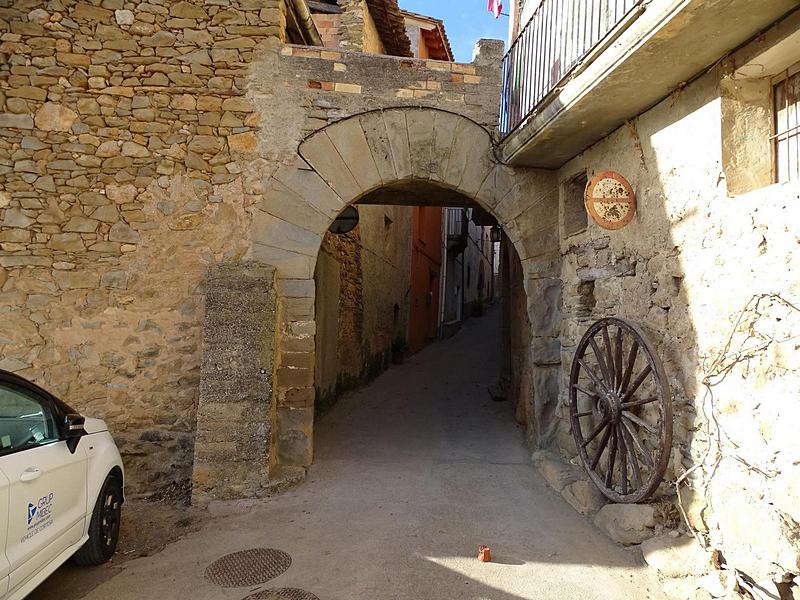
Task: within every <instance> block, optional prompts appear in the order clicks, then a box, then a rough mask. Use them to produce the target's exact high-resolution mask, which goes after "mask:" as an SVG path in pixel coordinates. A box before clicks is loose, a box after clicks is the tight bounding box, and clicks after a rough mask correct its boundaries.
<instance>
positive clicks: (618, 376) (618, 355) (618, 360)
mask: <svg viewBox="0 0 800 600" xmlns="http://www.w3.org/2000/svg"><path fill="white" fill-rule="evenodd" d="M614 355H615V356H614V365H615V366H616V367H617V371H616V373H615V378H614V382H615V384H616V386H617V390H619V386H620V385H621V384H622V369H623V366H622V327H617V344H616V348H615V350H614Z"/></svg>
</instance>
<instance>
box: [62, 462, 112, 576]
mask: <svg viewBox="0 0 800 600" xmlns="http://www.w3.org/2000/svg"><path fill="white" fill-rule="evenodd" d="M121 515H122V482H121V481H120V480H119V477H117V476H116V475H113V474H112V475H109V476H108V477H106V480H105V482H103V487H102V488H101V490H100V495H99V496H98V498H97V502H96V503H95V506H94V510H93V511H92V520H91V522H90V523H89V539H88V540H86V543H85V544H84V545H83V546H81V549H80V550H78V551H77V552H76V553H75V554H74V555H73V557H72V562H74V563H75V564H77V565H81V566H88V565H101V564H103V563H104V562H108V561H109V560H110V559H111V557H112V556H114V551H115V550H116V549H117V541H119V527H120V522H121V521H120V517H121Z"/></svg>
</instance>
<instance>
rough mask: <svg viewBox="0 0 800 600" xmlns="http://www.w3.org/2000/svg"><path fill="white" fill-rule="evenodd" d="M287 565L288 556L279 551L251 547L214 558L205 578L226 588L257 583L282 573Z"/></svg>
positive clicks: (289, 564) (288, 565)
mask: <svg viewBox="0 0 800 600" xmlns="http://www.w3.org/2000/svg"><path fill="white" fill-rule="evenodd" d="M291 565H292V557H291V556H289V555H288V554H286V552H283V551H282V550H275V549H274V548H254V549H252V550H242V551H241V552H234V553H233V554H226V555H225V556H223V557H222V558H220V559H218V560H215V561H214V562H213V563H211V564H210V565H209V566H208V567H207V568H206V579H208V580H209V581H211V582H212V583H216V584H217V585H219V586H222V587H226V588H230V587H246V586H249V585H259V584H261V583H266V582H268V581H269V580H270V579H275V578H276V577H277V576H278V575H281V574H282V573H285V572H286V570H287V569H288V568H289V567H290V566H291ZM278 598H280V596H278Z"/></svg>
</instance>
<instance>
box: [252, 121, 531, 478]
mask: <svg viewBox="0 0 800 600" xmlns="http://www.w3.org/2000/svg"><path fill="white" fill-rule="evenodd" d="M519 176H520V174H519V173H518V172H515V171H514V170H512V169H511V168H509V167H506V166H504V165H502V164H500V163H499V161H498V160H497V159H496V158H495V146H494V143H493V139H492V135H491V134H490V132H489V131H487V130H486V129H485V128H483V127H482V126H480V125H478V124H477V123H475V122H474V121H472V120H470V119H468V118H466V117H464V116H461V115H458V114H455V113H452V112H448V111H444V110H438V109H432V108H415V107H403V108H389V109H380V110H374V111H370V112H365V113H361V114H357V115H354V116H350V117H347V118H345V119H343V120H341V121H337V122H335V123H332V124H330V125H328V126H326V127H324V128H322V129H319V130H317V131H315V132H313V133H312V134H311V135H309V136H308V137H307V138H305V139H304V140H303V141H302V142H301V143H300V145H299V147H298V155H297V157H296V159H295V161H294V162H293V163H291V164H287V165H284V166H282V167H281V168H279V169H278V170H277V172H276V173H275V174H274V175H272V176H270V177H269V179H268V181H267V182H266V186H265V191H264V195H263V197H262V200H261V201H260V202H259V203H258V204H257V205H256V207H255V208H256V210H255V211H254V214H253V225H252V232H251V235H252V238H251V242H252V246H251V247H252V250H251V256H250V258H252V259H253V260H255V261H258V262H262V263H266V264H268V265H270V266H272V267H273V268H274V269H275V273H276V280H277V286H276V290H277V319H276V325H277V327H276V346H275V349H276V351H275V373H274V385H273V402H272V410H273V414H272V448H271V452H270V463H271V466H275V465H281V466H284V465H286V466H308V465H310V464H311V461H312V459H313V425H314V360H315V339H314V336H315V329H316V322H315V313H314V309H315V307H314V299H315V284H314V270H315V266H316V260H317V255H318V252H319V249H320V246H321V243H322V237H323V236H324V235H325V232H326V231H327V230H328V229H329V227H330V225H331V223H332V222H333V220H334V219H335V218H336V217H337V216H338V215H339V213H341V211H342V210H343V209H344V208H345V207H346V206H348V205H349V204H352V203H354V202H357V201H358V200H359V199H362V198H364V197H365V196H367V195H368V194H370V193H371V192H374V191H376V190H381V189H383V188H387V187H392V186H397V185H401V184H402V185H408V184H413V183H414V182H421V183H423V184H425V185H426V186H428V189H429V188H430V186H431V185H432V186H434V187H436V188H440V189H443V190H446V191H448V192H452V193H456V194H459V195H460V196H463V197H466V198H468V199H470V200H472V201H474V202H476V203H477V204H478V205H480V206H481V207H482V208H484V209H485V210H486V211H487V212H489V213H490V214H493V215H494V216H495V217H496V218H497V220H498V221H499V222H500V224H501V225H503V226H504V228H505V230H506V233H507V235H508V236H509V239H510V240H511V242H512V243H513V244H514V246H515V247H516V248H517V250H518V253H519V255H520V257H521V258H522V259H523V260H524V259H525V258H526V256H532V255H533V254H534V252H535V250H534V249H532V246H531V245H530V244H527V243H526V240H525V239H524V236H522V235H521V234H520V231H521V229H522V228H520V227H519V226H518V220H519V219H520V218H522V217H523V216H524V213H525V201H524V199H523V198H522V195H521V193H520V189H521V188H520V186H519Z"/></svg>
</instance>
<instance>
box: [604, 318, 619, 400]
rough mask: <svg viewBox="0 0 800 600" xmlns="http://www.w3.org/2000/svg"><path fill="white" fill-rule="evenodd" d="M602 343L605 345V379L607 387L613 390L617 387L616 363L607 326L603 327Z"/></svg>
mask: <svg viewBox="0 0 800 600" xmlns="http://www.w3.org/2000/svg"><path fill="white" fill-rule="evenodd" d="M603 344H604V345H605V347H606V361H607V362H606V365H607V366H608V377H607V380H608V383H609V387H610V388H611V389H612V390H613V389H615V388H616V387H617V365H616V364H615V363H614V353H613V351H612V349H611V340H610V339H609V337H608V327H603Z"/></svg>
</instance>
